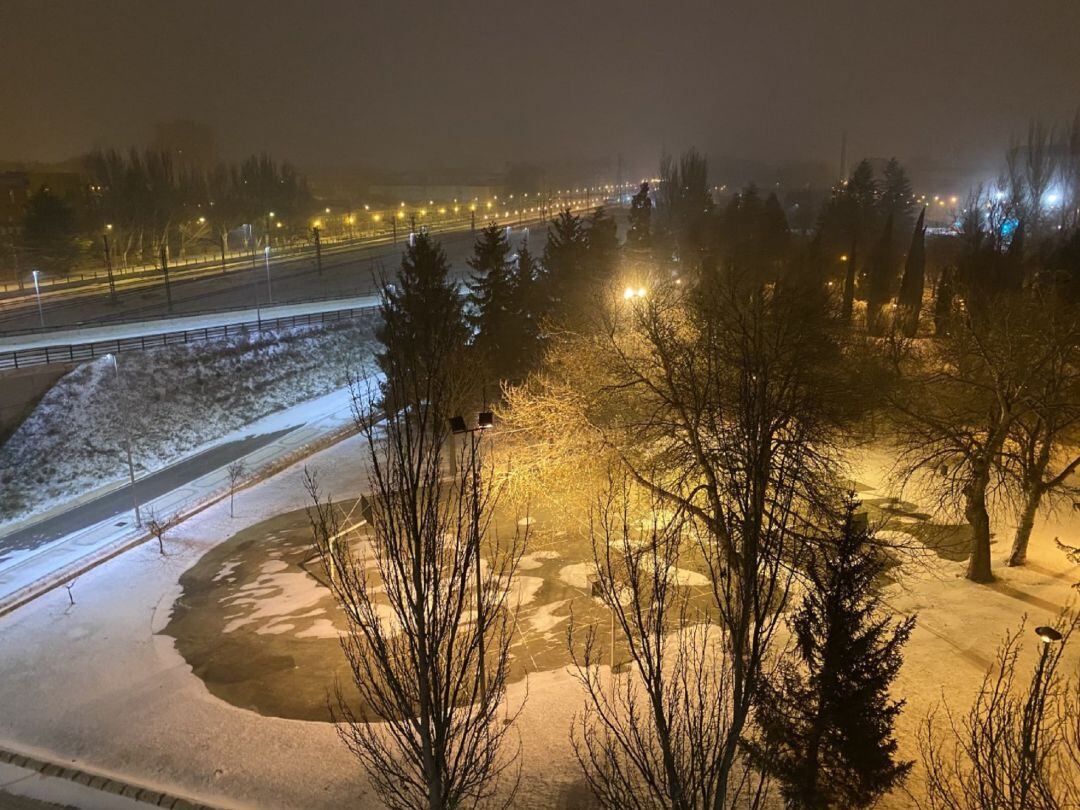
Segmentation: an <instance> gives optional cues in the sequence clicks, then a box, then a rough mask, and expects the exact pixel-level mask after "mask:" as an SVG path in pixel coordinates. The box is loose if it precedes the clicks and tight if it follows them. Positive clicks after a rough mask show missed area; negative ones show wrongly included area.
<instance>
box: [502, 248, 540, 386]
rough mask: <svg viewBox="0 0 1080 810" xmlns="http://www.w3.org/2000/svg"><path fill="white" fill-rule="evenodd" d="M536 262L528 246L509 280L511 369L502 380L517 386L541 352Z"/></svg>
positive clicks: (519, 255)
mask: <svg viewBox="0 0 1080 810" xmlns="http://www.w3.org/2000/svg"><path fill="white" fill-rule="evenodd" d="M539 278H540V266H539V262H537V261H536V259H535V258H534V257H533V255H532V252H531V251H530V250H529V246H528V244H525V245H523V246H522V248H521V250H519V251H518V255H517V263H516V265H515V267H514V273H513V276H512V278H511V299H510V300H511V309H512V311H513V313H514V317H515V320H514V330H513V332H512V340H513V346H514V350H513V352H512V356H513V357H514V358H515V367H514V368H513V369H510V370H508V372H507V373H506V374H505V375H504V377H503V379H506V380H509V381H511V382H518V381H520V380H522V379H524V377H525V375H526V374H528V373H529V372H530V371H531V370H532V368H533V366H534V365H535V364H536V362H537V360H538V359H539V358H540V352H541V348H542V345H541V335H540V318H541V314H542V303H543V302H542V299H541V297H540V295H539V292H540V290H539V286H540V285H539Z"/></svg>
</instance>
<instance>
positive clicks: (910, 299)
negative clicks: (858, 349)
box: [897, 206, 926, 337]
mask: <svg viewBox="0 0 1080 810" xmlns="http://www.w3.org/2000/svg"><path fill="white" fill-rule="evenodd" d="M925 286H926V208H925V206H924V207H923V209H922V211H920V212H919V218H918V219H917V220H915V230H913V231H912V232H911V247H910V248H908V255H907V259H906V260H905V261H904V277H903V278H902V279H901V280H900V294H899V296H897V302H898V303H899V305H900V311H901V317H902V318H903V319H904V334H905V335H907V336H908V337H915V332H916V331H917V330H918V328H919V312H920V310H921V309H922V299H923V289H924V288H925Z"/></svg>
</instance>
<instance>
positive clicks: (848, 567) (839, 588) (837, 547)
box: [748, 499, 915, 810]
mask: <svg viewBox="0 0 1080 810" xmlns="http://www.w3.org/2000/svg"><path fill="white" fill-rule="evenodd" d="M857 506H858V503H857V502H856V501H855V500H854V499H849V501H848V503H847V508H846V515H845V518H844V521H843V524H842V526H840V527H839V532H838V534H837V536H836V538H835V540H834V541H833V542H831V543H826V544H824V545H823V547H822V550H821V551H820V552H819V553H818V554H816V555H815V556H814V557H813V558H812V559H811V561H810V565H809V567H808V570H807V580H808V584H807V592H806V595H805V597H804V598H803V601H802V604H801V606H800V607H799V610H798V611H797V613H796V614H795V617H794V618H793V619H792V621H791V629H792V631H793V633H794V636H795V640H796V652H797V657H798V660H797V662H792V661H789V662H787V663H786V664H785V665H784V666H782V667H781V669H780V670H779V672H778V674H777V675H776V676H774V677H773V678H771V679H766V680H764V681H763V685H762V689H761V692H760V695H759V697H758V704H757V718H758V725H759V728H760V736H759V737H758V738H757V739H756V740H754V741H752V742H751V743H749V744H748V748H749V750H750V753H751V756H752V757H753V759H754V760H755V762H756V764H757V765H758V767H760V768H762V769H764V770H765V771H767V772H768V773H770V774H771V775H772V776H774V777H775V778H776V779H777V780H778V781H779V782H780V785H781V791H782V793H783V796H784V799H785V801H786V802H787V805H788V806H789V807H793V808H808V809H809V808H814V809H815V810H816V808H827V807H867V806H869V805H871V804H873V803H874V801H875V800H877V799H878V798H879V797H880V796H881V795H882V794H884V793H885V792H887V791H888V790H890V789H892V788H893V787H895V786H897V785H898V784H900V783H901V782H902V781H903V780H904V779H905V778H906V776H907V774H908V771H909V770H910V769H911V766H912V763H911V762H897V761H896V747H897V744H896V740H895V738H894V736H893V725H894V723H895V721H896V717H897V715H898V714H899V713H900V710H901V709H902V708H903V701H892V700H890V699H889V685H890V684H891V683H892V681H893V679H894V678H895V677H896V674H897V672H899V670H900V666H901V664H902V663H903V653H902V650H903V646H904V644H905V643H906V642H907V639H908V636H909V635H910V633H911V630H912V627H913V626H914V623H915V619H914V617H912V618H909V619H907V620H905V621H902V622H899V623H897V624H894V623H893V622H892V620H891V619H889V618H888V617H882V616H880V614H879V611H878V601H877V598H876V597H875V596H874V595H873V591H872V588H873V583H874V580H875V578H876V577H878V576H879V575H880V574H881V573H882V571H883V569H884V560H883V558H882V556H881V554H880V552H879V551H878V550H877V549H876V548H875V547H874V545H873V541H872V538H871V536H870V535H869V533H868V531H867V529H866V528H865V524H863V523H861V522H860V521H858V520H857V519H856V515H855V510H856V508H857Z"/></svg>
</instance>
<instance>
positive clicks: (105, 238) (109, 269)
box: [101, 225, 116, 304]
mask: <svg viewBox="0 0 1080 810" xmlns="http://www.w3.org/2000/svg"><path fill="white" fill-rule="evenodd" d="M111 229H112V225H106V226H105V230H104V232H103V233H102V234H101V241H102V242H104V243H105V272H106V273H107V274H108V277H109V301H110V303H113V304H115V303H116V281H115V280H114V279H113V266H112V251H111V250H109V231H110V230H111Z"/></svg>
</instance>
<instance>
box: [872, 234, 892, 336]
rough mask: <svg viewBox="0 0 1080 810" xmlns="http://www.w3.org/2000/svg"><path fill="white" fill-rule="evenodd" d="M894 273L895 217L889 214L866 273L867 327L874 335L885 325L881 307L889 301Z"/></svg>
mask: <svg viewBox="0 0 1080 810" xmlns="http://www.w3.org/2000/svg"><path fill="white" fill-rule="evenodd" d="M894 275H895V273H894V266H893V218H892V214H889V215H888V216H887V217H886V218H885V227H884V229H883V230H882V231H881V238H880V239H878V243H877V246H876V247H875V248H874V255H873V258H872V260H871V262H870V267H869V268H868V270H867V274H866V328H867V329H868V330H869V332H870V334H872V335H880V334H881V331H882V327H883V326H884V324H883V323H882V318H881V309H882V307H884V306H885V304H887V303H888V302H889V296H890V293H891V292H892V285H893V276H894Z"/></svg>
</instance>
